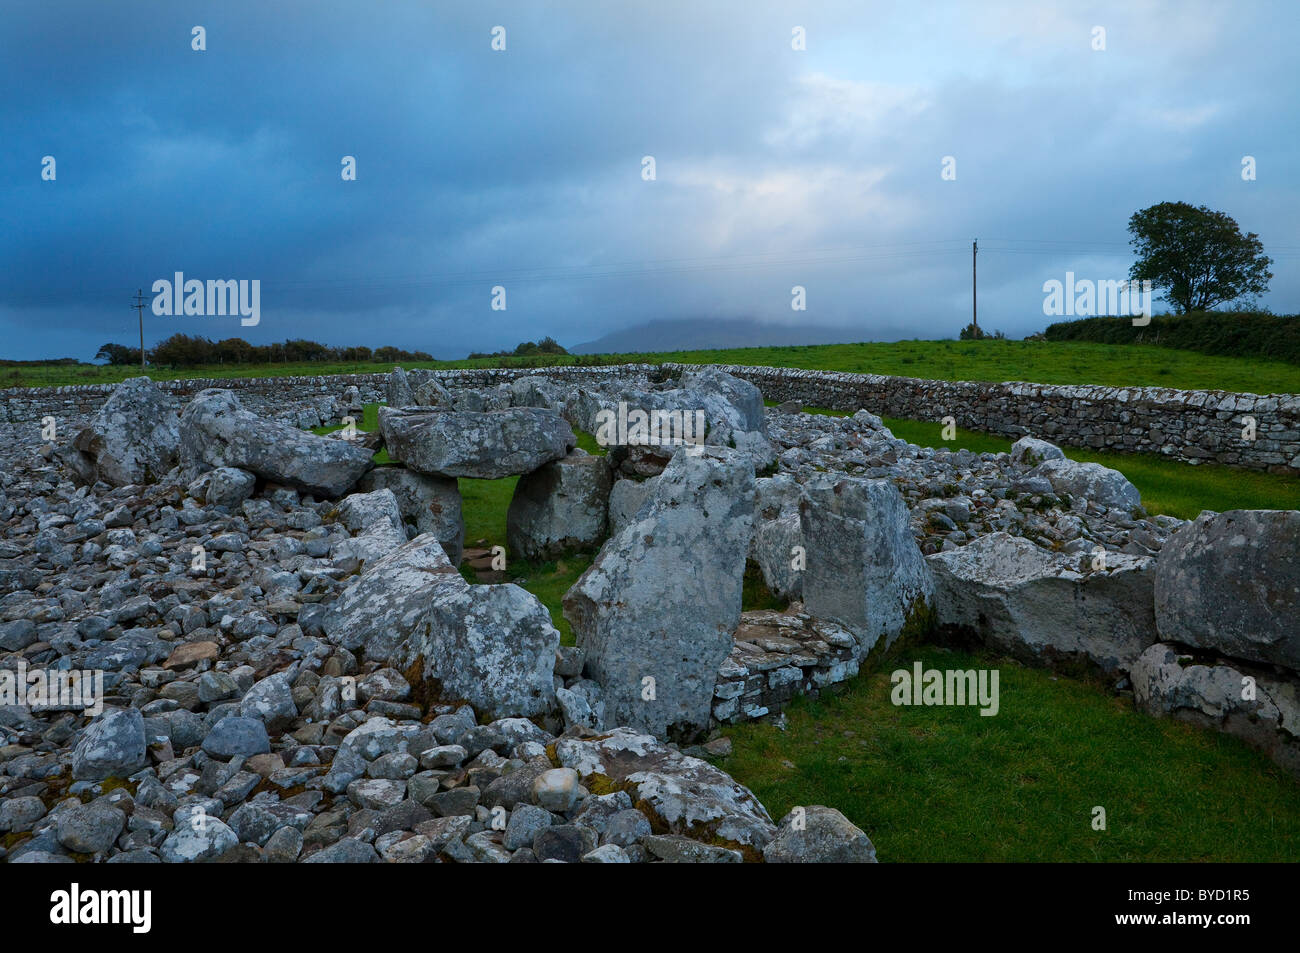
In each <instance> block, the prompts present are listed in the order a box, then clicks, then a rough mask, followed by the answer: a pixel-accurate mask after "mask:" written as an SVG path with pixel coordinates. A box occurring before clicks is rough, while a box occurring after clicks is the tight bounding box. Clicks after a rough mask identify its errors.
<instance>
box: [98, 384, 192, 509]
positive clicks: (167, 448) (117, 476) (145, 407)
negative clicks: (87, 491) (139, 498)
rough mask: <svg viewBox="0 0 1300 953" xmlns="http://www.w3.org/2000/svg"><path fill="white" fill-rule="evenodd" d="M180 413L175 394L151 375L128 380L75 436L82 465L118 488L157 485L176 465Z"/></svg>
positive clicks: (178, 449) (100, 478) (114, 389)
mask: <svg viewBox="0 0 1300 953" xmlns="http://www.w3.org/2000/svg"><path fill="white" fill-rule="evenodd" d="M179 412H180V403H179V402H178V401H177V400H176V398H175V397H173V396H172V395H171V394H169V393H167V392H166V391H164V390H162V389H161V388H159V387H158V385H157V384H155V383H154V382H153V381H151V380H150V379H149V378H147V377H132V378H129V379H128V380H125V381H123V382H122V383H120V384H118V385H117V386H116V387H115V388H113V393H112V394H110V395H109V398H108V400H106V401H105V402H104V405H103V406H102V407H100V409H99V410H98V411H97V412H96V413H95V416H94V417H92V418H91V421H90V425H89V426H88V427H86V428H85V429H83V430H82V431H81V432H80V433H78V434H77V436H76V438H75V439H74V440H73V448H74V450H75V452H76V453H77V454H79V455H80V460H81V463H82V466H81V467H78V469H79V470H81V471H82V472H85V473H88V474H91V475H92V479H99V480H103V481H104V482H105V483H110V484H112V485H113V486H127V485H128V484H136V483H156V482H157V481H158V480H159V479H160V478H161V477H162V476H163V475H164V474H166V473H167V471H169V470H170V469H172V467H174V466H176V460H177V455H178V453H179V451H180V430H179V425H178V422H177V414H178V413H179Z"/></svg>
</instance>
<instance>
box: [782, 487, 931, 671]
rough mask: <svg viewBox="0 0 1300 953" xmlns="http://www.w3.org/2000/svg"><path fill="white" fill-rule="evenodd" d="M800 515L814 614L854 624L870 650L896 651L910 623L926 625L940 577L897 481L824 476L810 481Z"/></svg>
mask: <svg viewBox="0 0 1300 953" xmlns="http://www.w3.org/2000/svg"><path fill="white" fill-rule="evenodd" d="M799 515H800V526H801V529H802V531H803V539H804V543H803V545H804V546H805V548H806V551H807V563H808V565H807V568H806V569H805V571H804V575H803V596H804V608H805V610H806V611H807V612H808V614H809V615H812V616H817V617H820V618H824V619H833V620H835V621H836V622H839V623H840V624H842V625H844V626H846V627H847V628H848V629H850V630H851V631H852V632H853V634H854V635H855V636H856V637H857V638H858V641H859V643H860V644H861V646H862V648H863V650H864V651H865V652H869V651H871V650H872V649H873V648H875V647H876V645H877V644H878V643H880V641H881V640H882V639H883V641H884V646H885V648H888V647H889V646H891V645H893V644H894V642H895V641H896V640H897V639H898V637H899V635H901V634H902V632H903V629H904V628H905V627H906V626H907V625H908V623H909V622H913V621H916V622H917V623H918V624H919V620H920V617H921V616H923V615H924V614H925V613H926V612H927V611H928V609H929V607H930V605H931V603H932V601H933V597H934V580H933V579H932V578H931V575H930V569H929V567H928V566H927V565H926V564H925V557H923V556H922V555H921V550H920V549H919V548H918V547H917V545H916V539H915V537H914V536H913V535H912V529H911V524H910V522H909V518H908V511H907V505H906V504H905V503H904V502H903V497H902V495H901V494H900V493H899V492H898V489H897V488H896V487H895V486H894V484H893V483H891V482H889V481H888V480H863V479H856V478H849V477H841V478H835V477H832V476H830V475H822V476H818V477H816V478H814V479H813V480H810V481H809V482H808V483H806V484H805V485H804V488H803V498H802V500H801V501H800V504H799Z"/></svg>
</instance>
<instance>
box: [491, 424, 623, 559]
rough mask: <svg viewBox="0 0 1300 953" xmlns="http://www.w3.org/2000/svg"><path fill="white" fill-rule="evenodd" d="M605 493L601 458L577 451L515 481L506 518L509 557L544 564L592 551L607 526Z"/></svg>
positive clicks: (607, 483) (605, 470)
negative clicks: (580, 551) (568, 554)
mask: <svg viewBox="0 0 1300 953" xmlns="http://www.w3.org/2000/svg"><path fill="white" fill-rule="evenodd" d="M609 490H610V474H609V464H608V463H607V462H606V460H605V458H604V457H597V456H591V455H590V454H587V453H584V452H583V451H581V450H575V451H574V452H573V453H571V454H569V455H568V456H567V457H565V458H563V459H562V460H554V461H552V462H550V463H548V464H546V465H545V466H543V467H540V468H539V469H536V470H534V471H533V472H532V473H528V474H525V475H524V476H522V477H520V478H519V482H518V483H517V484H516V485H515V493H514V496H513V497H512V498H511V500H510V509H509V511H508V512H507V513H506V540H507V542H509V544H510V552H511V553H512V554H513V555H515V556H516V557H520V556H521V557H523V558H525V559H547V558H550V557H554V556H559V555H560V554H561V553H563V552H565V551H566V550H570V549H580V548H586V547H590V546H594V545H595V544H596V543H598V542H600V540H601V539H602V538H603V537H604V535H605V527H606V526H607V525H608V511H609Z"/></svg>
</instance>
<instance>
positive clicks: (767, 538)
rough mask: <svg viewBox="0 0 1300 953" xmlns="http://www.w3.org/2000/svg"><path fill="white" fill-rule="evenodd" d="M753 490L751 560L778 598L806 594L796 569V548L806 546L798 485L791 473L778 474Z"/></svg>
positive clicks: (765, 479) (755, 485)
mask: <svg viewBox="0 0 1300 953" xmlns="http://www.w3.org/2000/svg"><path fill="white" fill-rule="evenodd" d="M754 487H755V494H754V535H753V538H752V539H751V540H750V543H749V558H750V559H752V560H753V561H754V562H755V563H756V564H757V566H758V568H759V570H760V571H761V572H762V573H763V582H764V583H765V584H766V585H767V588H768V589H770V590H771V591H772V592H773V593H774V594H775V595H777V596H782V597H785V598H791V599H797V598H799V597H800V595H801V594H802V593H803V573H802V572H800V571H798V570H796V569H795V568H794V562H795V555H796V553H797V549H796V547H799V546H803V529H802V526H801V524H800V518H799V500H800V498H801V496H802V492H801V490H800V488H799V484H798V483H796V482H795V480H794V477H792V476H791V475H790V474H788V473H779V474H777V475H776V476H773V477H766V478H764V479H761V480H756V481H754Z"/></svg>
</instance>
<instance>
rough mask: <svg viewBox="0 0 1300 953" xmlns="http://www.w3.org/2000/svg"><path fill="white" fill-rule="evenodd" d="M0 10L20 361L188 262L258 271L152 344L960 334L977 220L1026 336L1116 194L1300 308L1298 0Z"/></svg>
mask: <svg viewBox="0 0 1300 953" xmlns="http://www.w3.org/2000/svg"><path fill="white" fill-rule="evenodd" d="M0 10H2V14H0V88H2V89H3V90H4V94H3V96H0V130H3V139H4V144H3V149H0V216H2V217H3V229H2V230H0V255H2V258H3V262H4V267H3V270H2V273H0V331H2V332H3V342H4V343H3V347H0V356H3V357H6V358H37V357H57V356H73V357H79V358H82V359H87V360H88V359H90V358H91V357H92V356H93V355H94V353H95V351H96V350H97V349H98V347H99V345H101V344H103V343H105V342H107V341H115V342H121V343H127V344H130V343H132V342H133V341H134V340H135V336H136V333H137V332H136V320H135V312H134V311H132V310H130V309H129V307H128V299H129V297H130V295H131V294H132V293H133V292H134V291H135V289H136V288H137V287H142V288H144V290H145V293H146V295H147V296H148V295H150V293H151V286H152V283H153V282H154V281H155V280H156V279H159V278H170V277H171V276H172V274H173V273H174V272H176V271H182V272H184V273H185V275H186V277H187V278H199V279H228V278H234V279H248V280H252V279H258V280H260V281H261V283H262V296H261V323H260V324H259V325H258V326H257V327H250V328H245V327H241V326H240V323H239V319H238V318H234V317H156V316H154V315H152V314H151V313H150V312H149V311H146V322H145V325H146V327H145V333H146V343H148V344H152V343H155V342H156V341H158V340H160V339H162V338H163V337H166V336H168V335H170V334H173V333H175V332H177V331H185V332H187V333H199V334H204V335H206V336H209V337H212V338H214V339H216V338H222V337H231V336H242V337H244V338H246V339H247V340H250V341H253V342H255V343H267V342H270V341H275V340H283V339H285V338H288V337H306V338H312V339H315V340H320V341H324V342H327V343H330V344H339V345H348V344H368V345H371V346H378V345H382V344H395V345H398V346H402V347H407V348H418V349H422V350H427V351H430V352H432V353H434V354H435V355H436V356H439V357H463V356H464V355H465V354H466V353H467V352H468V351H470V350H489V349H492V350H495V349H498V348H503V347H513V345H514V344H515V343H517V342H518V341H520V340H523V339H530V340H531V339H536V338H539V337H541V336H543V335H547V334H549V335H552V336H554V337H555V338H557V339H558V340H559V341H560V342H561V343H562V344H567V345H574V344H579V343H581V342H584V341H588V340H591V339H593V338H596V337H599V336H600V335H602V334H605V333H607V332H609V331H611V330H615V329H620V328H624V327H628V326H631V325H635V324H639V323H642V322H645V321H650V320H654V319H658V318H692V319H698V320H700V321H708V320H710V319H723V318H756V319H759V320H762V321H765V322H773V323H804V324H809V325H813V324H816V325H836V326H842V327H844V328H845V329H846V337H847V338H848V339H853V340H869V339H872V338H873V337H876V336H878V335H885V334H888V335H890V336H896V334H895V333H891V332H893V331H895V329H897V328H899V327H902V328H905V329H907V331H906V333H907V334H908V336H914V337H919V338H939V337H953V336H955V335H956V333H957V331H958V330H959V329H960V328H961V326H962V325H963V324H964V323H966V322H967V321H969V316H970V293H971V289H970V286H971V274H970V271H971V261H970V243H971V240H972V239H974V238H978V239H979V240H980V256H979V277H980V323H981V325H984V326H986V327H989V328H1001V329H1002V330H1004V331H1006V332H1007V333H1008V334H1009V335H1013V336H1016V337H1021V336H1023V335H1025V334H1027V333H1030V332H1031V331H1035V330H1038V329H1041V328H1042V327H1043V326H1044V325H1045V324H1046V323H1048V322H1049V320H1051V319H1048V318H1046V317H1044V315H1043V311H1042V305H1043V298H1044V294H1043V291H1042V285H1043V282H1044V281H1046V280H1048V279H1051V278H1058V279H1062V280H1063V279H1064V277H1065V272H1066V271H1067V270H1071V271H1074V272H1075V273H1076V274H1077V275H1078V276H1079V277H1088V278H1096V279H1103V278H1105V279H1110V278H1115V279H1122V278H1124V277H1125V276H1126V275H1127V271H1128V266H1129V264H1130V263H1131V260H1132V259H1131V255H1130V254H1129V252H1128V244H1127V243H1128V234H1127V231H1126V227H1127V222H1128V218H1129V216H1130V215H1131V214H1132V213H1133V212H1134V211H1136V210H1138V209H1141V208H1144V207H1146V206H1148V205H1151V204H1154V203H1156V202H1161V201H1186V202H1190V203H1192V204H1195V205H1201V204H1205V205H1209V206H1211V207H1212V208H1216V209H1220V210H1223V211H1225V212H1227V213H1228V214H1230V215H1232V216H1233V217H1234V218H1236V220H1237V221H1238V222H1239V223H1240V225H1241V226H1242V228H1243V229H1244V230H1248V231H1254V232H1257V233H1258V234H1259V236H1260V238H1261V239H1262V240H1263V242H1264V245H1265V249H1266V251H1268V252H1269V253H1270V254H1272V255H1273V257H1274V258H1275V259H1276V262H1275V265H1274V267H1273V271H1274V273H1275V277H1274V279H1273V282H1272V290H1271V292H1270V293H1269V294H1268V295H1267V296H1266V297H1264V298H1263V299H1261V303H1262V304H1265V305H1267V306H1268V307H1270V308H1271V309H1272V310H1273V311H1275V312H1277V313H1294V312H1297V311H1300V279H1297V277H1296V266H1297V262H1298V261H1300V234H1298V231H1300V229H1298V228H1297V224H1296V223H1297V222H1300V185H1298V183H1297V173H1298V172H1300V145H1298V144H1297V114H1298V112H1297V104H1298V101H1300V100H1298V97H1297V92H1298V87H1300V70H1297V69H1296V66H1295V63H1296V60H1295V56H1296V54H1295V50H1296V48H1297V46H1300V4H1297V3H1296V2H1295V0H1279V2H1276V3H1266V2H1260V3H1251V2H1244V3H1242V2H1238V3H1230V4H1229V3H1207V2H1195V0H1171V2H1167V3H1161V2H1150V3H1143V2H1135V0H1123V2H1119V3H1077V4H1076V3H1060V4H1052V3H1048V2H1043V0H1027V2H1024V3H1017V2H989V0H982V2H980V3H971V2H957V3H951V4H943V3H931V2H908V3H889V4H870V3H863V2H861V0H851V2H836V0H819V2H816V3H808V4H794V3H774V2H766V0H719V2H710V0H684V2H671V0H658V2H654V3H635V4H633V3H621V2H620V3H615V2H610V0H602V2H577V0H572V2H555V3H546V2H541V0H525V2H518V3H513V2H470V0H466V2H459V3H457V2H429V0H424V2H401V0H383V2H378V3H373V2H371V3H367V2H347V3H344V2H337V0H302V2H284V0H278V2H276V3H271V4H268V3H265V2H240V0H222V2H221V3H211V4H206V3H198V4H196V3H178V2H175V0H157V2H129V0H122V2H112V3H105V2H103V0H85V2H64V0H42V2H31V0H24V2H9V0H5V2H3V4H2V5H0ZM196 25H201V26H202V27H204V29H205V31H206V47H207V48H206V50H204V51H195V50H193V49H192V48H191V46H192V29H193V27H195V26H196ZM496 26H503V27H504V28H505V44H506V49H505V50H504V51H495V50H493V49H492V41H493V36H492V30H493V28H494V27H496ZM1098 26H1100V27H1103V28H1104V30H1105V50H1104V51H1098V50H1094V49H1093V46H1094V44H1095V40H1094V36H1095V32H1094V27H1098ZM796 27H802V28H803V31H804V36H805V37H806V49H805V50H795V49H792V37H793V31H794V29H795V28H796ZM349 155H350V156H354V157H355V159H356V168H357V178H356V180H355V181H344V180H343V179H342V177H341V175H340V172H341V168H342V167H341V161H342V158H343V157H344V156H349ZM1247 155H1249V156H1253V157H1254V158H1255V161H1256V167H1257V178H1256V179H1255V180H1254V181H1243V179H1242V175H1241V169H1242V158H1243V156H1247ZM46 156H53V157H54V159H55V162H56V166H55V170H56V176H57V177H56V178H55V179H54V180H53V181H46V180H43V179H42V160H43V159H44V157H46ZM645 156H653V157H654V160H655V175H656V177H655V179H654V180H653V181H646V180H645V179H644V178H643V157H645ZM945 156H952V157H953V158H954V159H955V166H956V179H955V180H951V181H948V180H944V179H943V178H942V177H941V171H942V163H943V159H944V157H945ZM494 285H501V286H504V287H505V289H506V304H507V307H506V310H504V311H494V310H492V308H491V294H492V287H493V286H494ZM795 285H801V286H803V287H805V288H806V300H807V310H805V311H797V312H796V311H792V309H791V288H792V287H793V286H795ZM1157 310H1159V308H1157ZM670 343H671V342H647V346H651V347H653V346H662V345H667V344H670Z"/></svg>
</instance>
